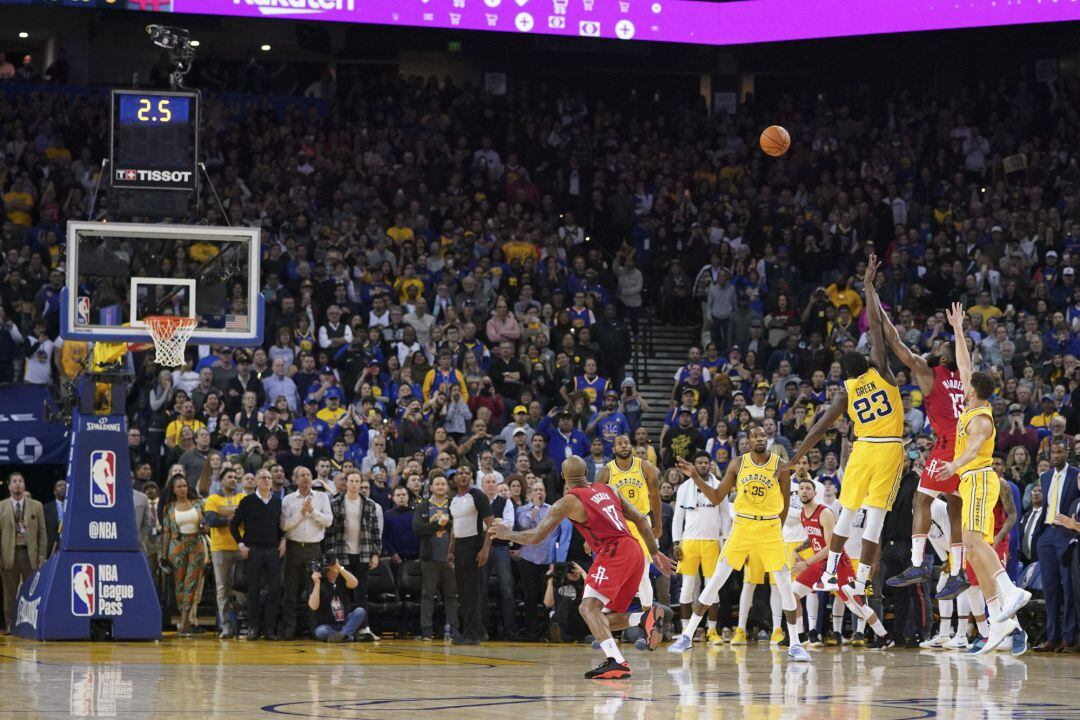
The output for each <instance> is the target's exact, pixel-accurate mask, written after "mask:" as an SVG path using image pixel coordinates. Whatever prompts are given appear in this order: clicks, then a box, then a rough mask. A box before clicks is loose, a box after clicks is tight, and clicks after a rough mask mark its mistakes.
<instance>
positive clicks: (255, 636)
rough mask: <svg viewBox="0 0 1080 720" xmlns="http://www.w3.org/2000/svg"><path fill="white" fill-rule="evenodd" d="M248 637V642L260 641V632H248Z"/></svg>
mask: <svg viewBox="0 0 1080 720" xmlns="http://www.w3.org/2000/svg"><path fill="white" fill-rule="evenodd" d="M246 637H247V639H248V640H258V639H259V631H258V630H248V631H247V636H246Z"/></svg>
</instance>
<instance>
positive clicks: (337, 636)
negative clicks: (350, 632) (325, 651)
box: [326, 630, 348, 643]
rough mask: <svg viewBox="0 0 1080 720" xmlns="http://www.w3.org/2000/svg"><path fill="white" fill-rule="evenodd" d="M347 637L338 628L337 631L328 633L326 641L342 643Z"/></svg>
mask: <svg viewBox="0 0 1080 720" xmlns="http://www.w3.org/2000/svg"><path fill="white" fill-rule="evenodd" d="M347 639H348V636H347V635H346V634H345V633H343V632H341V631H340V630H338V631H337V632H332V633H330V637H328V638H326V642H328V643H343V642H345V641H346V640H347Z"/></svg>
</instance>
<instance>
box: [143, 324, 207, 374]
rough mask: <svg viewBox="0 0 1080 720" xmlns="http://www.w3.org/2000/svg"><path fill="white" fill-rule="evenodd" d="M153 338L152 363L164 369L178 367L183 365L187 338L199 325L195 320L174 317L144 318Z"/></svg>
mask: <svg viewBox="0 0 1080 720" xmlns="http://www.w3.org/2000/svg"><path fill="white" fill-rule="evenodd" d="M143 322H144V323H146V326H147V327H148V328H150V335H151V336H152V337H153V338H154V348H155V349H156V350H157V352H156V353H155V355H154V362H156V363H157V364H158V365H163V366H165V367H179V366H181V365H183V364H184V349H185V348H186V347H187V341H188V338H190V337H191V333H193V332H194V331H195V328H196V326H197V325H198V324H199V320H198V319H197V318H189V317H176V316H174V315H154V316H151V317H148V318H144V319H143Z"/></svg>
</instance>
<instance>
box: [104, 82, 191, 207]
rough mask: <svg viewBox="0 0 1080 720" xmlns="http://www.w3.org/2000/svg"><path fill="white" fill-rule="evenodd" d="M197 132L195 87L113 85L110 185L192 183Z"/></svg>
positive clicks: (184, 186) (139, 186) (178, 185)
mask: <svg viewBox="0 0 1080 720" xmlns="http://www.w3.org/2000/svg"><path fill="white" fill-rule="evenodd" d="M198 132H199V95H198V93H194V92H165V91H138V90H113V93H112V156H111V162H110V177H111V178H112V185H113V187H114V188H125V189H147V190H149V189H152V190H189V191H190V190H194V189H196V187H197V184H198V156H199V140H198Z"/></svg>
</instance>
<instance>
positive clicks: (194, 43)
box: [191, 40, 202, 47]
mask: <svg viewBox="0 0 1080 720" xmlns="http://www.w3.org/2000/svg"><path fill="white" fill-rule="evenodd" d="M201 44H202V43H200V42H199V41H198V40H192V41H191V47H199V45H201Z"/></svg>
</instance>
